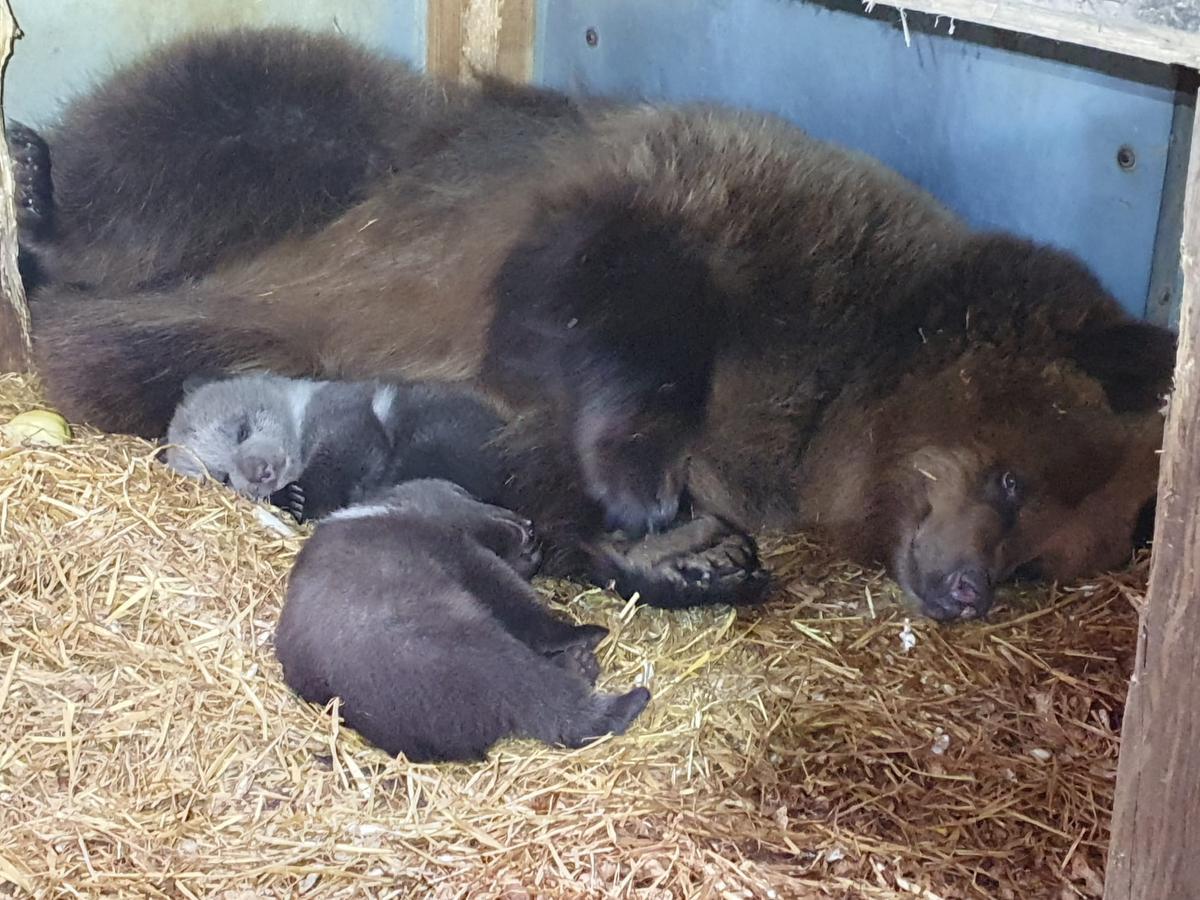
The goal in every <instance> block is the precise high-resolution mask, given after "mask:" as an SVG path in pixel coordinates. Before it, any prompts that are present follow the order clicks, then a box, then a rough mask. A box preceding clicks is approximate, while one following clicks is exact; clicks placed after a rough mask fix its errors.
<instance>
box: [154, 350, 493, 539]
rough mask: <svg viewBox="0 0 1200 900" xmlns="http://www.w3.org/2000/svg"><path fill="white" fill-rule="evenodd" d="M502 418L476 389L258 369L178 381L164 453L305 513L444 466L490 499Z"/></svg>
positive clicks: (196, 472)
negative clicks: (181, 388) (179, 394)
mask: <svg viewBox="0 0 1200 900" xmlns="http://www.w3.org/2000/svg"><path fill="white" fill-rule="evenodd" d="M503 424H504V422H503V419H501V417H500V415H499V414H498V413H497V411H496V410H495V409H494V408H493V407H492V406H490V405H489V404H488V402H487V400H486V399H485V398H484V397H483V396H482V395H480V394H478V393H477V392H474V391H472V390H470V389H468V388H466V387H461V386H458V385H454V384H449V383H443V382H433V381H413V382H400V381H386V382H385V381H315V380H312V379H307V378H287V377H284V376H281V375H274V374H270V373H261V374H251V375H239V376H234V377H228V378H221V379H217V380H211V381H206V382H201V383H199V384H198V385H194V386H191V387H190V388H189V389H187V390H186V392H185V394H184V396H183V399H182V400H181V401H180V402H179V405H178V406H177V407H176V410H175V414H174V416H173V417H172V419H171V424H170V426H169V428H168V430H167V442H168V448H167V451H166V461H167V464H168V465H169V466H171V467H172V468H173V469H175V470H177V471H179V472H182V473H183V474H185V475H191V476H200V475H202V474H203V473H204V472H205V471H207V473H208V474H209V475H211V476H212V477H213V478H215V479H217V480H218V481H222V482H224V483H225V484H226V485H228V486H229V487H231V488H233V489H234V490H235V491H237V492H238V493H240V494H244V495H246V496H248V497H251V498H252V499H256V500H265V499H270V500H271V502H273V503H275V504H277V505H279V506H282V507H284V508H286V509H288V510H289V511H290V512H291V513H292V514H293V515H294V516H295V517H296V518H297V519H300V520H302V521H303V520H305V519H315V518H320V517H321V516H323V515H325V514H327V513H330V512H333V511H334V510H335V509H340V508H342V507H344V506H347V505H348V504H351V503H355V502H357V501H359V500H361V499H362V497H363V496H364V495H365V494H366V493H368V492H370V491H372V490H376V489H379V488H382V487H386V486H388V485H392V484H399V483H400V482H402V481H407V480H411V479H414V478H445V479H448V480H450V481H453V482H455V483H456V484H459V485H461V486H462V487H464V488H466V489H467V490H468V491H469V492H470V493H471V494H473V495H474V496H476V497H479V498H481V499H483V500H487V501H495V500H497V499H498V495H499V493H500V490H501V486H502V484H503V482H504V478H505V463H504V460H503V457H502V455H501V453H500V451H499V450H498V449H496V448H495V447H494V446H493V444H492V440H493V438H494V437H495V435H496V434H497V433H498V432H499V430H500V429H501V428H502V427H503Z"/></svg>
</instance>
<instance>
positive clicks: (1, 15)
mask: <svg viewBox="0 0 1200 900" xmlns="http://www.w3.org/2000/svg"><path fill="white" fill-rule="evenodd" d="M18 33H19V31H18V29H17V23H16V20H15V19H14V18H13V14H12V9H11V8H10V6H9V4H8V2H7V0H4V2H2V3H0V72H2V71H3V70H4V69H7V67H8V60H9V58H10V57H11V56H12V50H13V43H14V41H15V40H16V36H17V34H18ZM3 109H4V88H3V76H2V75H0V137H3V132H4V128H3ZM14 194H15V190H14V184H13V166H12V159H11V157H10V156H9V154H8V142H7V140H0V294H2V295H3V297H2V299H0V372H23V371H26V370H27V368H28V365H29V349H30V347H29V307H28V305H27V304H26V302H25V288H24V285H22V284H21V273H20V270H19V269H18V267H17V216H16V208H15V206H14V205H13V197H14Z"/></svg>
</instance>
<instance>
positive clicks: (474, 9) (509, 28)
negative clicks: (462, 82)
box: [425, 0, 535, 81]
mask: <svg viewBox="0 0 1200 900" xmlns="http://www.w3.org/2000/svg"><path fill="white" fill-rule="evenodd" d="M534 3H535V0H429V18H428V26H427V28H428V40H427V46H428V50H427V52H426V57H425V65H426V68H427V69H428V71H429V72H430V74H433V75H442V76H445V77H448V78H459V79H465V78H469V77H470V73H471V69H472V68H474V69H476V70H478V71H481V72H492V73H495V74H497V75H502V76H504V77H505V78H510V79H512V80H513V81H528V80H529V78H530V76H531V75H532V74H533V35H534Z"/></svg>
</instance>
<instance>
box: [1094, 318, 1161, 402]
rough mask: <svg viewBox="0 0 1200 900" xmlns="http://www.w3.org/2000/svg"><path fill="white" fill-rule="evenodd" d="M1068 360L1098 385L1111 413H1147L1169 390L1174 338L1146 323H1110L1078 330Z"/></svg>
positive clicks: (1128, 321)
mask: <svg viewBox="0 0 1200 900" xmlns="http://www.w3.org/2000/svg"><path fill="white" fill-rule="evenodd" d="M1070 358H1071V359H1072V360H1073V361H1074V362H1075V363H1076V364H1077V365H1078V366H1079V368H1081V369H1082V370H1083V371H1084V372H1086V373H1087V374H1088V375H1091V376H1092V377H1093V378H1095V379H1096V380H1097V381H1098V382H1100V386H1101V387H1103V388H1104V393H1105V394H1106V395H1107V396H1108V402H1109V404H1110V405H1111V406H1112V408H1113V410H1114V411H1115V412H1145V411H1149V410H1152V409H1157V408H1158V407H1160V406H1161V405H1162V397H1163V395H1164V394H1166V393H1168V392H1169V391H1170V390H1171V379H1172V376H1173V375H1174V372H1175V334H1174V332H1172V331H1170V330H1169V329H1166V328H1161V327H1159V326H1158V325H1152V324H1150V323H1149V322H1139V321H1137V320H1132V319H1131V320H1127V321H1123V322H1109V323H1105V324H1103V325H1097V326H1093V327H1090V328H1084V329H1083V330H1082V331H1080V332H1079V333H1078V334H1077V335H1076V336H1075V338H1074V340H1073V341H1072V345H1071V349H1070Z"/></svg>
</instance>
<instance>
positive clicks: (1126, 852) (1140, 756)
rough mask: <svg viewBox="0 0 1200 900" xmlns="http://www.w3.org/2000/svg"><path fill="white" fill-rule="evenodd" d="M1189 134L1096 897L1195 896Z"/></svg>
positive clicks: (1198, 132)
mask: <svg viewBox="0 0 1200 900" xmlns="http://www.w3.org/2000/svg"><path fill="white" fill-rule="evenodd" d="M1193 135H1194V138H1193V140H1192V148H1191V154H1190V163H1189V169H1188V182H1187V191H1186V194H1185V199H1184V223H1183V245H1182V253H1181V265H1182V268H1183V308H1182V310H1181V313H1180V322H1179V351H1178V359H1177V361H1176V364H1175V388H1174V392H1173V394H1172V397H1171V401H1170V409H1169V410H1168V413H1167V425H1166V433H1165V437H1164V442H1163V455H1162V470H1161V473H1160V476H1159V490H1158V494H1159V496H1158V517H1157V521H1156V522H1155V529H1154V549H1153V558H1152V560H1151V563H1150V586H1149V589H1148V591H1147V595H1146V608H1145V610H1143V614H1142V622H1141V629H1140V631H1139V640H1138V648H1137V659H1136V662H1135V663H1134V672H1133V678H1132V680H1131V682H1130V688H1129V697H1128V700H1127V702H1126V705H1125V718H1124V721H1123V725H1122V728H1121V735H1122V738H1121V759H1120V763H1119V764H1118V768H1117V789H1116V800H1115V809H1114V813H1113V828H1112V842H1111V845H1110V849H1109V859H1108V872H1107V878H1106V882H1105V888H1104V897H1105V900H1150V898H1153V900H1185V898H1186V900H1192V898H1196V897H1200V816H1197V811H1198V810H1200V702H1197V698H1200V652H1198V651H1197V641H1198V640H1200V355H1198V354H1200V107H1198V119H1197V127H1196V128H1195V130H1194V131H1193Z"/></svg>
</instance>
